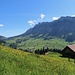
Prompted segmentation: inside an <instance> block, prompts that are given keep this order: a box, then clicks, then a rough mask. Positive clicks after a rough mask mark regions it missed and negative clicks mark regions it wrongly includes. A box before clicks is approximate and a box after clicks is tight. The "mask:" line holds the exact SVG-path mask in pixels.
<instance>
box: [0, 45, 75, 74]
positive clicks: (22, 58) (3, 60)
mask: <svg viewBox="0 0 75 75" xmlns="http://www.w3.org/2000/svg"><path fill="white" fill-rule="evenodd" d="M0 75H75V63H74V62H73V59H71V62H68V59H67V58H61V57H60V54H58V53H49V54H48V55H35V54H31V53H26V52H22V51H20V50H15V49H11V48H8V47H5V46H0Z"/></svg>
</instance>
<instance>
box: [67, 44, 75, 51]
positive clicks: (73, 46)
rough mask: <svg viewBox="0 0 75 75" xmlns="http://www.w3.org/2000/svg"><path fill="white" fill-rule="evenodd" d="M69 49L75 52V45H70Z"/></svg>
mask: <svg viewBox="0 0 75 75" xmlns="http://www.w3.org/2000/svg"><path fill="white" fill-rule="evenodd" d="M68 47H69V48H70V49H71V50H73V51H74V52H75V44H73V45H69V46H68Z"/></svg>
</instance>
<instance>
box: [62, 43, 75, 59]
mask: <svg viewBox="0 0 75 75" xmlns="http://www.w3.org/2000/svg"><path fill="white" fill-rule="evenodd" d="M61 53H62V56H64V57H72V58H75V44H74V45H69V46H66V47H65V48H64V49H63V50H62V51H61Z"/></svg>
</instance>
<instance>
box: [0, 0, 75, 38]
mask: <svg viewBox="0 0 75 75" xmlns="http://www.w3.org/2000/svg"><path fill="white" fill-rule="evenodd" d="M61 16H72V17H73V16H75V0H0V35H1V36H5V37H12V36H17V35H20V34H22V33H25V32H26V31H27V30H28V29H29V28H32V27H34V26H35V25H36V24H38V23H39V22H51V21H53V20H57V19H58V18H60V17H61Z"/></svg>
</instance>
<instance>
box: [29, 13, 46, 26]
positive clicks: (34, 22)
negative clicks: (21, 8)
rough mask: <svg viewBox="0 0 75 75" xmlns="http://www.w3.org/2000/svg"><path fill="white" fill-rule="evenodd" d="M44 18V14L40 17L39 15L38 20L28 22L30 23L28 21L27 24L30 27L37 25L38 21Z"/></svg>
mask: <svg viewBox="0 0 75 75" xmlns="http://www.w3.org/2000/svg"><path fill="white" fill-rule="evenodd" d="M44 17H45V15H44V14H41V15H40V18H38V19H36V20H30V21H28V23H29V24H30V25H35V24H36V23H38V22H39V21H40V20H42V19H43V18H44Z"/></svg>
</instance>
